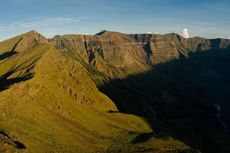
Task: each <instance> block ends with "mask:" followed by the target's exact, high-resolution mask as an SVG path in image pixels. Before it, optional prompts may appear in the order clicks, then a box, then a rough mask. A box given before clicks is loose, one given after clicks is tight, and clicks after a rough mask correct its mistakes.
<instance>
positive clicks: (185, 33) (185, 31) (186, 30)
mask: <svg viewBox="0 0 230 153" xmlns="http://www.w3.org/2000/svg"><path fill="white" fill-rule="evenodd" d="M182 36H183V37H184V38H187V39H188V38H189V32H188V29H187V28H184V30H183V33H182Z"/></svg>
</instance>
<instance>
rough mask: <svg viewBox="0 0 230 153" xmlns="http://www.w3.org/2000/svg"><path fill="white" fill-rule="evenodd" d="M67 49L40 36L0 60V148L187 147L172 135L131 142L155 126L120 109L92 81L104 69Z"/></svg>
mask: <svg viewBox="0 0 230 153" xmlns="http://www.w3.org/2000/svg"><path fill="white" fill-rule="evenodd" d="M26 37H32V38H34V36H33V35H32V36H31V33H29V34H26ZM16 38H17V37H16ZM35 39H36V38H35ZM14 43H15V42H14ZM14 43H12V44H11V43H10V44H9V46H8V45H6V46H7V48H12V46H14V45H15V44H14ZM16 43H17V42H16ZM26 45H27V44H26ZM0 46H1V45H0ZM4 46H5V45H4ZM70 55H72V54H71V53H69V51H68V50H61V49H58V48H55V47H54V46H53V45H52V44H48V43H43V42H40V43H37V44H36V45H34V46H33V47H29V48H28V49H26V50H22V51H21V52H19V53H17V54H15V55H13V56H10V57H7V58H5V59H3V60H2V61H0V76H1V81H2V83H4V84H1V85H3V86H2V87H3V88H2V91H1V92H0V152H79V153H82V152H84V153H85V152H153V151H156V152H168V151H176V150H179V151H180V150H181V151H186V150H187V151H189V147H188V146H187V145H186V144H184V143H183V142H181V141H179V140H175V139H174V138H171V137H167V138H164V139H162V138H160V137H155V138H151V139H149V140H148V141H146V142H143V143H141V144H139V143H134V140H135V139H136V137H137V136H139V135H140V134H142V133H147V134H148V133H152V132H153V131H152V128H151V127H150V125H149V124H148V123H147V122H146V120H145V118H140V117H137V116H135V115H127V114H123V113H121V112H119V110H117V108H116V106H115V104H114V102H113V101H112V100H111V99H109V98H108V97H107V96H105V95H104V94H103V93H101V92H100V91H99V90H98V88H97V87H96V85H95V83H94V81H93V80H96V79H97V77H102V76H103V75H98V76H97V75H96V76H95V74H92V73H91V72H90V71H89V69H90V68H88V67H86V66H84V64H83V63H82V61H80V60H79V59H77V58H76V57H75V56H70ZM98 73H99V72H98ZM99 74H100V73H99ZM111 112H113V113H111Z"/></svg>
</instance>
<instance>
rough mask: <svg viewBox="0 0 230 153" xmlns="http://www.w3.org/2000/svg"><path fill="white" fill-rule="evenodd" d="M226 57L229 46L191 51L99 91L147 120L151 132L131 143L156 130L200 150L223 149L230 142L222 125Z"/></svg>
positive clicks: (145, 137) (226, 117)
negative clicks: (186, 56)
mask: <svg viewBox="0 0 230 153" xmlns="http://www.w3.org/2000/svg"><path fill="white" fill-rule="evenodd" d="M229 61H230V52H229V50H210V51H205V52H196V53H190V54H189V55H188V58H187V59H181V60H175V61H171V62H166V63H163V64H158V65H155V66H154V68H153V70H152V71H150V72H147V73H143V74H139V75H133V76H130V77H128V78H126V79H117V80H113V81H111V82H108V84H105V85H104V86H101V87H100V90H101V91H103V92H104V93H105V94H106V95H108V96H109V97H110V98H111V99H112V100H113V101H114V102H115V104H116V105H117V107H118V109H119V110H120V111H121V112H123V113H128V114H135V115H138V116H141V117H144V118H147V121H148V122H149V124H150V125H152V128H153V131H155V132H154V133H143V134H141V135H140V136H139V137H137V138H136V139H135V140H134V141H133V142H134V143H141V142H142V143H143V142H148V141H149V140H151V139H152V138H155V137H158V136H157V135H158V134H157V133H158V132H159V134H160V135H162V136H163V137H167V136H172V137H174V138H176V139H179V140H181V141H183V142H185V143H186V144H188V145H189V146H191V147H192V148H193V149H199V150H200V151H201V152H207V153H210V152H213V153H215V152H223V153H225V152H229V147H228V146H229V142H230V141H229V138H228V136H226V135H225V134H226V133H225V132H226V131H224V129H223V128H225V125H223V124H228V127H229V123H230V122H229V117H230V114H229V108H230V106H229V103H228V101H229V96H228V95H229V91H230V89H229V87H230V84H229V82H230V80H229V77H228V76H229V74H230V71H229V68H228V66H229V65H230V62H229ZM217 105H219V106H220V109H221V111H220V110H219V109H218V108H217V107H216V106H217ZM219 111H220V112H219ZM220 114H221V117H220V116H219V115H220ZM225 130H226V129H225ZM163 137H162V138H163Z"/></svg>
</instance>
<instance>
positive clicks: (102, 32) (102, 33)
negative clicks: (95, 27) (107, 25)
mask: <svg viewBox="0 0 230 153" xmlns="http://www.w3.org/2000/svg"><path fill="white" fill-rule="evenodd" d="M112 33H119V32H115V31H109V30H102V31H101V32H99V33H97V34H96V36H102V35H107V34H112Z"/></svg>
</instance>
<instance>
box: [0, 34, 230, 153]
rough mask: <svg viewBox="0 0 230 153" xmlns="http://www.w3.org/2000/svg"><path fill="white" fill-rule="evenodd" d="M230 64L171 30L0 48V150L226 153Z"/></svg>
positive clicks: (9, 43)
mask: <svg viewBox="0 0 230 153" xmlns="http://www.w3.org/2000/svg"><path fill="white" fill-rule="evenodd" d="M229 66H230V40H228V39H205V38H199V37H194V38H189V39H185V38H183V37H181V36H180V35H178V34H174V33H171V34H166V35H161V34H157V35H155V34H153V35H151V34H123V33H119V32H111V31H105V30H104V31H102V32H100V33H98V34H96V35H75V34H72V35H63V36H59V35H57V36H55V37H54V38H51V39H47V38H45V37H44V36H42V34H39V33H38V32H36V31H31V32H28V33H25V34H22V35H19V36H16V37H14V38H11V39H9V40H6V41H3V42H0V152H84V153H87V152H89V153H91V152H97V153H99V152H101V153H104V152H108V153H111V152H124V153H127V152H131V153H132V152H146V153H147V152H149V153H152V152H156V153H176V152H179V153H181V152H185V153H200V152H202V153H203V152H204V153H210V152H213V153H217V152H218V153H228V152H230V148H229V142H230V139H229V128H228V127H229V126H230V114H229V112H230V105H229V100H230V98H229V96H228V95H229V94H230V93H229V92H230V89H229V88H230V79H229V74H230V69H229Z"/></svg>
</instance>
